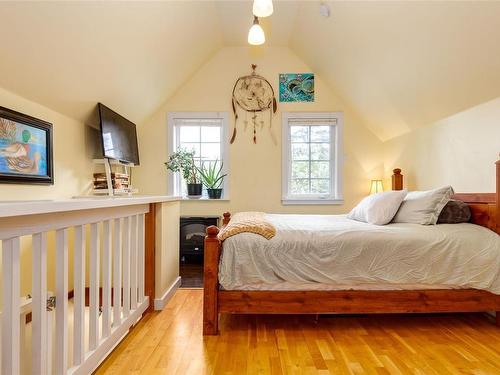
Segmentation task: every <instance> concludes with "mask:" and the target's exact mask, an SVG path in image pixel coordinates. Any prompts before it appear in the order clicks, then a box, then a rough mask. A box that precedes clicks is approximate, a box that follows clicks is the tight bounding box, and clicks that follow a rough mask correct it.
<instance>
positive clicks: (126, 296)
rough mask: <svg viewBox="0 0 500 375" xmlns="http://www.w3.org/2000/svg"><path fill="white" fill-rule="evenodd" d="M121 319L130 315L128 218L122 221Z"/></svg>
mask: <svg viewBox="0 0 500 375" xmlns="http://www.w3.org/2000/svg"><path fill="white" fill-rule="evenodd" d="M122 272H123V273H122V275H123V318H124V319H126V318H127V317H128V315H129V314H130V218H129V217H126V218H124V219H123V268H122Z"/></svg>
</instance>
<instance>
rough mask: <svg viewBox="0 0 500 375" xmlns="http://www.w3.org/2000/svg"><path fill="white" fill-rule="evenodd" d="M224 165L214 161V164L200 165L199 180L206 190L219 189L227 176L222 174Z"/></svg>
mask: <svg viewBox="0 0 500 375" xmlns="http://www.w3.org/2000/svg"><path fill="white" fill-rule="evenodd" d="M223 168H224V164H223V163H222V162H219V161H218V160H216V161H215V162H210V163H208V167H207V166H206V163H202V164H201V167H200V168H199V172H200V176H201V180H202V182H203V185H205V187H206V188H207V189H220V188H221V186H222V183H223V182H224V177H226V176H227V174H222V169H223Z"/></svg>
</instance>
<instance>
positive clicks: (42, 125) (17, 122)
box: [0, 107, 54, 185]
mask: <svg viewBox="0 0 500 375" xmlns="http://www.w3.org/2000/svg"><path fill="white" fill-rule="evenodd" d="M0 183H14V184H44V185H51V184H53V183H54V167H53V145H52V124H51V123H48V122H46V121H43V120H40V119H37V118H34V117H31V116H28V115H25V114H23V113H19V112H16V111H13V110H11V109H8V108H4V107H0Z"/></svg>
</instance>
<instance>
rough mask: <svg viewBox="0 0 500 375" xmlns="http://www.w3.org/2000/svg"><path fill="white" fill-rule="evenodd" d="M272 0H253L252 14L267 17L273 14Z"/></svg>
mask: <svg viewBox="0 0 500 375" xmlns="http://www.w3.org/2000/svg"><path fill="white" fill-rule="evenodd" d="M273 10H274V9H273V1H272V0H253V14H254V16H256V17H269V16H270V15H271V14H273Z"/></svg>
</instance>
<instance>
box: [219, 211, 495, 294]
mask: <svg viewBox="0 0 500 375" xmlns="http://www.w3.org/2000/svg"><path fill="white" fill-rule="evenodd" d="M267 218H268V219H269V220H270V221H271V222H272V223H273V224H274V225H275V227H276V230H277V233H276V236H275V237H273V238H272V239H271V240H266V239H265V238H263V237H261V236H259V235H256V234H252V233H241V234H238V235H235V236H233V237H230V238H228V239H226V240H225V241H224V243H223V251H222V256H221V260H220V268H219V282H220V284H221V287H222V288H223V289H226V290H308V289H310V290H313V289H412V288H413V289H419V288H437V287H440V288H441V287H445V288H446V287H448V288H477V289H485V290H488V291H490V292H493V293H495V294H500V236H498V235H497V234H496V233H494V232H492V231H490V230H488V229H486V228H483V227H480V226H477V225H473V224H440V225H430V226H428V225H419V224H389V225H384V226H375V225H371V224H365V223H361V222H357V221H353V220H350V219H347V218H346V217H345V216H344V215H272V214H268V215H267Z"/></svg>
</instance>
